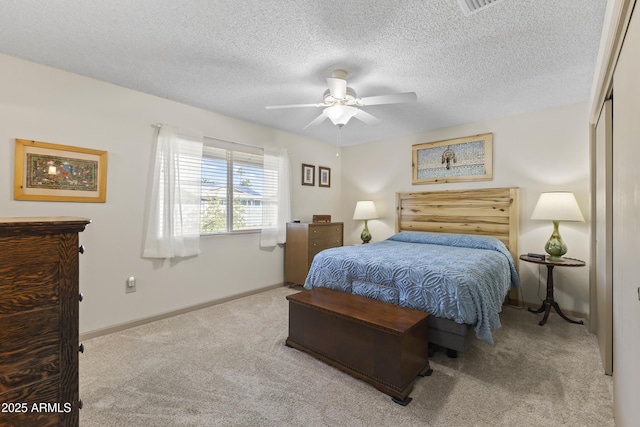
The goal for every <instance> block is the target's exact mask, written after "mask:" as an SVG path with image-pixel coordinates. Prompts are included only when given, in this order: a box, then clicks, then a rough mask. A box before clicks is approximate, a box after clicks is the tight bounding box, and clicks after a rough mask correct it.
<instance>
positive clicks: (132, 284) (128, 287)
mask: <svg viewBox="0 0 640 427" xmlns="http://www.w3.org/2000/svg"><path fill="white" fill-rule="evenodd" d="M124 291H125V293H127V294H130V293H131V292H135V291H136V278H135V277H133V276H131V277H129V278H128V279H127V281H126V282H125V284H124Z"/></svg>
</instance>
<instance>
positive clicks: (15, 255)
mask: <svg viewBox="0 0 640 427" xmlns="http://www.w3.org/2000/svg"><path fill="white" fill-rule="evenodd" d="M59 247H60V238H59V237H58V236H57V235H43V236H22V237H13V236H12V237H0V253H1V254H2V257H0V267H2V266H5V265H16V264H21V265H24V264H40V263H43V262H58V261H59V259H60V249H59Z"/></svg>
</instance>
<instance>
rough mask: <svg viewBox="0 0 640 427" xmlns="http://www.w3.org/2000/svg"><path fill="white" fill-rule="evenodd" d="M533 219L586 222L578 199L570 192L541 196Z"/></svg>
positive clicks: (543, 194)
mask: <svg viewBox="0 0 640 427" xmlns="http://www.w3.org/2000/svg"><path fill="white" fill-rule="evenodd" d="M531 219H543V220H550V221H580V222H584V217H583V216H582V212H580V207H579V206H578V202H577V201H576V197H575V196H574V195H573V193H571V192H568V191H556V192H550V193H542V194H540V198H539V199H538V203H537V204H536V207H535V208H534V209H533V214H531Z"/></svg>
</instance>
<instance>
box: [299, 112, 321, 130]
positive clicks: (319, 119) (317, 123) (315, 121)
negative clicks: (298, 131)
mask: <svg viewBox="0 0 640 427" xmlns="http://www.w3.org/2000/svg"><path fill="white" fill-rule="evenodd" d="M326 118H327V116H325V115H324V114H320V115H319V116H318V117H316V118H315V119H313V121H311V123H309V124H308V125H306V126H305V127H304V128H303V130H304V129H306V128H308V127H310V126H316V125H319V124H320V123H322V122H324V121H325V119H326Z"/></svg>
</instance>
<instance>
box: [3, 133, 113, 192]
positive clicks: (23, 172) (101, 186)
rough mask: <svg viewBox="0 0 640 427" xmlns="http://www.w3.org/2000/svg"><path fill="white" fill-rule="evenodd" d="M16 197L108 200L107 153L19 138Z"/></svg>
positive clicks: (15, 178)
mask: <svg viewBox="0 0 640 427" xmlns="http://www.w3.org/2000/svg"><path fill="white" fill-rule="evenodd" d="M13 198H14V199H15V200H39V201H57V202H98V203H104V202H105V201H106V199H107V152H106V151H101V150H94V149H90V148H80V147H72V146H69V145H60V144H51V143H48V142H38V141H29V140H24V139H16V152H15V174H14V184H13Z"/></svg>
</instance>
